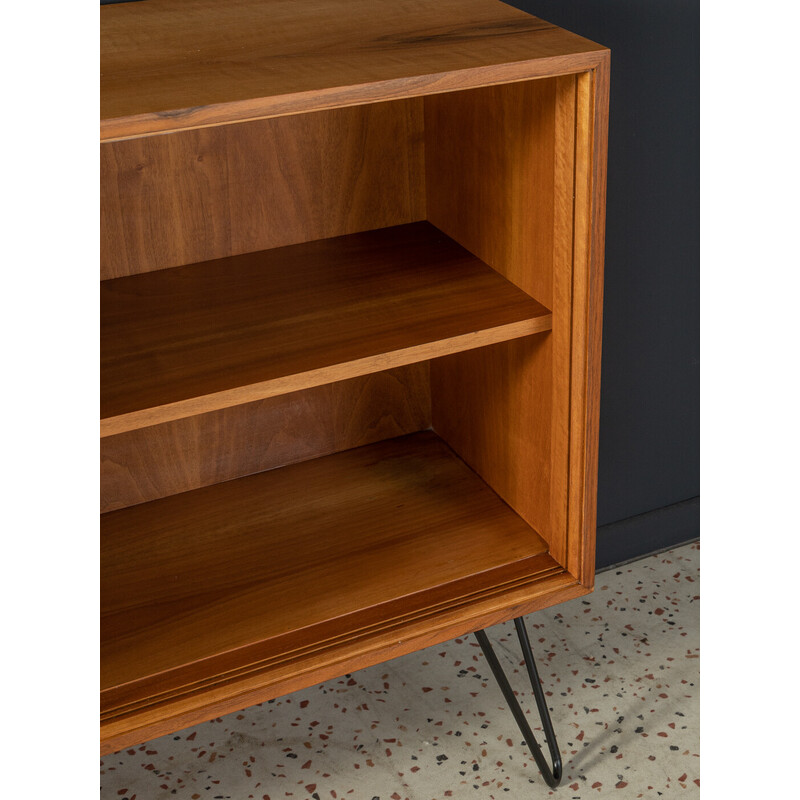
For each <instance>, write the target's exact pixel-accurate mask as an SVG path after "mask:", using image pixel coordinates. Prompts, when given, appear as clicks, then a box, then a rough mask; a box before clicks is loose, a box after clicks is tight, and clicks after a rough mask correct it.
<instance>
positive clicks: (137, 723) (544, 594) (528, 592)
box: [100, 555, 588, 756]
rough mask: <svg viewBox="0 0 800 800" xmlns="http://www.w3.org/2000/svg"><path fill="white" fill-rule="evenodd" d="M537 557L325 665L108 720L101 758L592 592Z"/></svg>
mask: <svg viewBox="0 0 800 800" xmlns="http://www.w3.org/2000/svg"><path fill="white" fill-rule="evenodd" d="M537 558H538V560H539V564H540V566H539V567H538V571H537V567H536V566H532V568H531V572H530V573H529V575H528V576H527V577H526V578H523V579H520V580H519V581H517V582H514V583H512V584H500V585H498V586H497V587H496V591H494V592H486V593H485V594H484V595H479V596H477V597H474V598H471V599H470V600H468V601H467V602H464V603H460V604H455V605H453V606H451V607H450V608H445V609H443V610H440V611H438V612H437V613H433V614H431V615H428V616H425V615H423V616H418V617H411V618H409V619H401V620H397V621H393V622H392V623H388V624H387V625H386V627H385V628H383V629H377V630H370V631H366V632H364V634H363V635H362V636H360V637H359V638H358V639H357V640H355V641H354V640H349V641H348V640H346V641H334V642H331V643H329V645H328V647H327V648H326V652H325V657H324V658H320V653H319V651H316V650H315V651H311V652H305V653H295V654H293V657H292V658H291V659H290V660H287V661H284V662H283V663H279V664H270V665H267V666H265V668H264V669H262V670H258V669H256V670H253V671H252V672H246V673H242V674H238V675H234V676H231V677H230V678H226V679H225V680H221V681H220V682H219V683H217V684H214V685H208V686H203V687H201V688H198V689H197V690H196V691H194V692H191V693H187V694H183V695H178V696H173V697H166V698H164V699H162V700H159V701H158V702H155V703H153V704H152V705H146V706H143V707H139V708H131V709H128V710H126V711H124V712H120V713H118V714H111V715H107V716H105V717H104V718H103V719H102V721H101V727H100V729H101V742H100V755H101V756H102V755H106V754H108V753H112V752H116V751H118V750H121V749H123V748H125V747H130V746H133V745H137V744H140V743H141V742H146V741H148V740H151V739H154V738H156V737H158V736H163V735H165V734H168V733H172V732H174V731H177V730H181V729H182V728H186V727H188V726H190V725H196V724H198V723H200V722H205V721H206V720H209V719H214V718H215V717H218V716H220V715H222V714H228V713H231V712H234V711H238V710H240V709H243V708H246V707H247V706H251V705H254V704H256V703H263V702H265V701H267V700H271V699H272V698H274V697H280V696H282V695H286V694H288V693H290V692H293V691H296V690H298V689H303V688H306V687H308V686H313V685H315V684H317V683H320V682H322V681H326V680H330V679H332V678H337V677H339V676H340V675H343V674H345V673H346V672H348V671H353V672H354V671H355V670H358V669H362V668H364V667H369V666H373V665H374V664H379V663H382V662H384V661H388V660H389V659H392V658H396V657H398V656H401V655H405V654H407V653H411V652H413V651H416V650H421V649H422V648H425V647H430V646H431V645H436V644H440V643H441V642H446V641H448V640H450V639H452V638H454V637H456V636H464V635H465V634H468V633H471V632H472V631H475V630H478V629H481V628H487V627H490V626H491V625H496V624H498V623H500V622H505V621H507V620H508V619H510V618H513V617H518V616H522V615H524V614H530V613H532V612H534V611H539V610H541V609H543V608H548V607H549V606H552V605H555V604H557V603H562V602H565V601H567V600H572V599H574V598H576V597H580V596H582V595H585V594H586V593H587V591H588V590H587V589H586V588H585V587H583V586H581V585H580V584H579V583H578V582H577V581H576V580H575V578H574V577H572V576H571V575H569V574H568V573H567V572H565V571H564V570H563V569H556V570H553V571H552V573H550V574H545V569H546V566H547V563H548V562H549V563H550V564H551V565H552V564H553V561H552V559H551V558H550V557H549V556H546V555H545V556H539V557H537ZM534 561H536V559H535V560H534Z"/></svg>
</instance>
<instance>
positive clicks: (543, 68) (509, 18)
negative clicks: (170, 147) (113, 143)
mask: <svg viewBox="0 0 800 800" xmlns="http://www.w3.org/2000/svg"><path fill="white" fill-rule="evenodd" d="M354 21H355V22H356V24H354ZM100 22H101V26H100V27H101V82H100V87H101V90H100V97H101V117H102V119H103V123H102V125H101V137H102V138H104V139H111V138H119V137H126V136H134V135H139V136H140V135H145V134H150V133H155V132H165V131H174V130H178V129H180V128H187V127H198V126H203V125H219V124H222V123H226V122H232V121H241V120H245V119H253V118H257V117H266V116H275V115H280V114H292V113H298V112H309V111H315V110H320V109H324V108H331V107H335V106H342V105H353V104H364V103H370V102H375V101H378V100H386V99H391V98H399V97H410V96H414V95H421V94H431V93H435V92H443V91H449V90H454V89H462V88H469V87H473V86H478V85H487V84H492V83H500V82H508V81H515V80H524V79H529V78H535V77H540V76H542V75H556V74H563V73H568V72H576V71H578V70H581V69H587V68H588V67H589V66H590V65H591V64H592V63H595V55H596V53H597V51H598V50H601V49H602V48H600V46H599V45H596V44H594V43H593V42H589V41H588V40H586V39H583V38H582V37H580V36H576V35H575V34H571V33H568V32H567V31H563V30H561V29H559V28H557V27H555V26H553V25H551V24H549V23H547V22H544V21H542V20H540V19H537V18H535V17H532V16H530V15H528V14H525V13H524V12H522V11H518V10H516V9H513V8H511V7H509V6H508V5H505V4H504V3H501V2H489V1H487V0H439V2H436V3H428V2H423V0H404V1H403V2H396V0H314V2H304V3H297V2H293V1H292V0H239V1H238V2H236V3H219V2H216V0H192V2H191V3H188V2H185V0H148V2H147V3H146V4H145V3H137V4H121V5H112V6H107V7H104V8H102V9H101V13H100Z"/></svg>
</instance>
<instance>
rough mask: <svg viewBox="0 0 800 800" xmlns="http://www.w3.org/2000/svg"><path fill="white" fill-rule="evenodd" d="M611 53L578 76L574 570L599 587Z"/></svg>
mask: <svg viewBox="0 0 800 800" xmlns="http://www.w3.org/2000/svg"><path fill="white" fill-rule="evenodd" d="M609 73H610V54H609V53H608V52H606V53H604V54H603V58H602V59H601V60H600V62H599V63H598V65H597V68H596V69H595V70H592V71H591V72H588V73H585V74H583V75H580V76H578V86H577V89H578V92H577V120H578V125H577V131H576V153H577V158H576V170H575V254H574V266H573V287H574V289H573V291H574V294H575V300H574V305H575V309H576V310H575V317H576V319H575V322H574V326H573V327H574V331H575V332H574V341H573V349H572V352H573V356H572V388H571V392H572V402H571V404H570V405H571V420H570V500H569V503H570V506H569V553H568V562H567V563H568V566H569V568H570V570H571V572H572V573H573V574H575V575H576V576H577V577H578V578H579V579H580V580H581V582H582V583H583V584H584V585H586V586H588V587H589V588H591V587H592V586H594V553H595V540H596V525H597V451H598V444H599V422H600V357H601V343H602V333H603V310H602V309H603V260H604V244H605V202H606V168H607V166H606V161H607V154H608V100H609Z"/></svg>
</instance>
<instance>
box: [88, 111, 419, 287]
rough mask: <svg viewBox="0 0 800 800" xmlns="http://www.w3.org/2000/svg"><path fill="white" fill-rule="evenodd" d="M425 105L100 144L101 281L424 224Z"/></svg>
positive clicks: (292, 118) (284, 119)
mask: <svg viewBox="0 0 800 800" xmlns="http://www.w3.org/2000/svg"><path fill="white" fill-rule="evenodd" d="M422 125H423V114H422V99H421V98H413V99H409V100H400V101H396V102H391V103H375V104H372V105H366V106H356V107H352V108H343V109H335V110H332V111H321V112H317V113H312V114H300V115H297V116H288V117H278V118H275V119H266V120H257V121H254V122H244V123H239V124H234V125H227V126H219V127H213V128H204V129H201V130H193V131H183V132H180V133H174V134H169V135H165V136H153V137H147V138H143V139H130V140H125V141H119V142H112V143H107V144H103V145H101V148H100V152H101V168H100V185H101V223H100V230H101V245H100V263H101V277H102V278H116V277H121V276H123V275H134V274H137V273H140V272H150V271H152V270H156V269H165V268H167V267H174V266H180V265H183V264H192V263H196V262H199V261H205V260H210V259H214V258H223V257H225V256H230V255H239V254H241V253H248V252H254V251H257V250H266V249H269V248H272V247H281V246H283V245H289V244H298V243H300V242H306V241H312V240H314V239H324V238H328V237H332V236H340V235H343V234H347V233H356V232H358V231H363V230H372V229H374V228H382V227H388V226H391V225H400V224H403V223H407V222H414V221H417V220H421V219H424V218H425V197H424V175H423V172H424V170H423V159H424V156H423V132H422Z"/></svg>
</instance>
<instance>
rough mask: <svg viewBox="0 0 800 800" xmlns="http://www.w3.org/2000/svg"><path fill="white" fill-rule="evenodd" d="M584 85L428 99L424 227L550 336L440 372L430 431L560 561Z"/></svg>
mask: <svg viewBox="0 0 800 800" xmlns="http://www.w3.org/2000/svg"><path fill="white" fill-rule="evenodd" d="M575 87H576V82H575V77H574V76H564V77H559V78H549V79H545V80H537V81H528V82H524V83H516V84H508V85H501V86H491V87H486V88H481V89H475V90H470V91H465V92H457V93H452V94H442V95H436V96H432V97H426V98H425V131H426V143H425V157H426V169H427V182H426V190H427V208H428V219H429V220H430V222H432V223H433V224H434V225H436V226H437V227H438V228H440V229H441V230H442V231H444V232H445V233H446V234H448V235H449V236H451V237H452V238H453V239H455V240H456V241H457V242H458V243H459V244H461V245H462V246H464V247H465V248H466V249H467V250H470V251H471V252H472V253H474V254H475V255H477V256H478V257H479V258H481V259H482V260H483V261H485V262H486V263H487V264H489V266H491V267H492V268H494V269H495V270H497V271H498V272H499V273H501V274H502V275H504V276H505V277H506V278H508V279H509V280H510V281H512V282H513V283H515V284H516V285H517V286H519V287H520V288H521V289H523V290H524V291H526V292H528V293H529V294H530V295H532V296H533V297H536V299H538V300H539V301H540V302H542V303H544V304H545V305H547V306H548V307H549V308H551V309H552V311H553V330H552V333H550V334H548V335H546V336H537V337H534V338H531V339H527V340H519V341H515V342H509V343H506V344H502V345H497V346H494V347H489V348H483V349H481V350H477V351H475V352H470V353H464V354H460V355H456V356H450V357H447V358H443V359H439V360H438V361H436V362H432V366H431V386H432V408H433V427H434V430H436V432H437V433H438V434H439V435H440V436H442V437H443V438H444V439H445V440H446V441H447V442H448V443H449V444H450V446H451V447H453V449H454V450H455V451H456V452H457V453H458V454H459V455H460V456H461V457H462V458H463V459H464V460H465V461H466V462H467V463H468V464H469V465H470V466H471V467H472V468H473V469H475V471H476V472H478V473H479V474H480V475H481V476H482V477H483V478H484V480H486V481H487V483H489V485H490V486H491V487H492V488H493V489H494V490H495V491H496V492H497V493H498V494H499V495H500V496H501V497H502V498H503V499H504V500H505V501H506V502H507V503H508V504H509V505H510V506H511V507H512V508H514V509H515V510H516V511H517V513H518V514H520V516H522V518H523V519H525V521H526V522H528V523H529V524H530V525H531V526H532V527H534V528H535V529H536V530H537V531H538V532H539V533H540V534H541V535H542V537H543V538H544V539H545V540H546V541H547V542H548V544H549V545H550V552H551V555H553V557H554V558H555V559H556V560H558V561H559V562H560V563H562V564H563V563H564V562H565V560H566V550H567V520H566V515H567V470H568V455H569V454H568V448H567V445H566V440H567V432H568V430H569V386H570V383H569V381H570V377H569V374H570V373H569V351H570V339H571V332H570V326H571V279H570V274H571V263H572V216H573V210H572V194H573V181H574V146H575V96H576V95H575V92H576V88H575ZM453 141H460V142H461V144H460V146H459V147H458V148H455V147H452V142H453ZM554 365H559V366H558V367H557V368H556V367H555V366H554Z"/></svg>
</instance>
